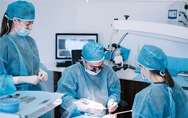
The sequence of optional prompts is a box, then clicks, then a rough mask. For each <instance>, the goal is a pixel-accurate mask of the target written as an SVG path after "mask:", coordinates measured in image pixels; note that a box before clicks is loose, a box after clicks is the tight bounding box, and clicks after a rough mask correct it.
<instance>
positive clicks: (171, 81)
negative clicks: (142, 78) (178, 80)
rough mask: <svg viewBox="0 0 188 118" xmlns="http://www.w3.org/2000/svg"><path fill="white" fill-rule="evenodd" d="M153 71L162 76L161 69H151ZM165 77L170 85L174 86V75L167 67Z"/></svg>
mask: <svg viewBox="0 0 188 118" xmlns="http://www.w3.org/2000/svg"><path fill="white" fill-rule="evenodd" d="M151 72H152V73H154V74H157V75H159V76H161V74H160V71H158V70H151ZM164 74H165V75H164V78H165V81H166V83H167V84H168V85H169V86H170V87H174V80H173V79H172V76H171V75H170V73H169V72H168V70H167V69H165V73H164Z"/></svg>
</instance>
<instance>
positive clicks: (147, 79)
mask: <svg viewBox="0 0 188 118" xmlns="http://www.w3.org/2000/svg"><path fill="white" fill-rule="evenodd" d="M141 75H142V78H143V80H144V81H145V82H146V83H152V81H151V80H150V79H149V78H146V77H144V75H143V72H142V70H141Z"/></svg>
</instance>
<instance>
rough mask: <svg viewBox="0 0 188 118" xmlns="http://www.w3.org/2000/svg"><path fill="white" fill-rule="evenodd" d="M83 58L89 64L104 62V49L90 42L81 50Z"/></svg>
mask: <svg viewBox="0 0 188 118" xmlns="http://www.w3.org/2000/svg"><path fill="white" fill-rule="evenodd" d="M82 56H83V58H84V59H85V60H86V61H87V62H90V63H95V62H100V61H102V60H104V48H103V45H102V44H99V43H96V42H91V43H87V44H85V45H84V46H83V48H82Z"/></svg>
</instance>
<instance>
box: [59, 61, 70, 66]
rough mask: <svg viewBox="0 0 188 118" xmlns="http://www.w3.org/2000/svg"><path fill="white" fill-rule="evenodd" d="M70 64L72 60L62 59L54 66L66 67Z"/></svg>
mask: <svg viewBox="0 0 188 118" xmlns="http://www.w3.org/2000/svg"><path fill="white" fill-rule="evenodd" d="M70 65H72V61H62V62H57V63H56V67H68V66H70Z"/></svg>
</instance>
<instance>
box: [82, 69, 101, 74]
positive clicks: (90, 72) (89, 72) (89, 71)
mask: <svg viewBox="0 0 188 118" xmlns="http://www.w3.org/2000/svg"><path fill="white" fill-rule="evenodd" d="M85 71H86V72H87V73H88V74H90V75H97V74H99V72H101V70H99V71H98V72H94V71H91V70H88V69H86V68H85Z"/></svg>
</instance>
